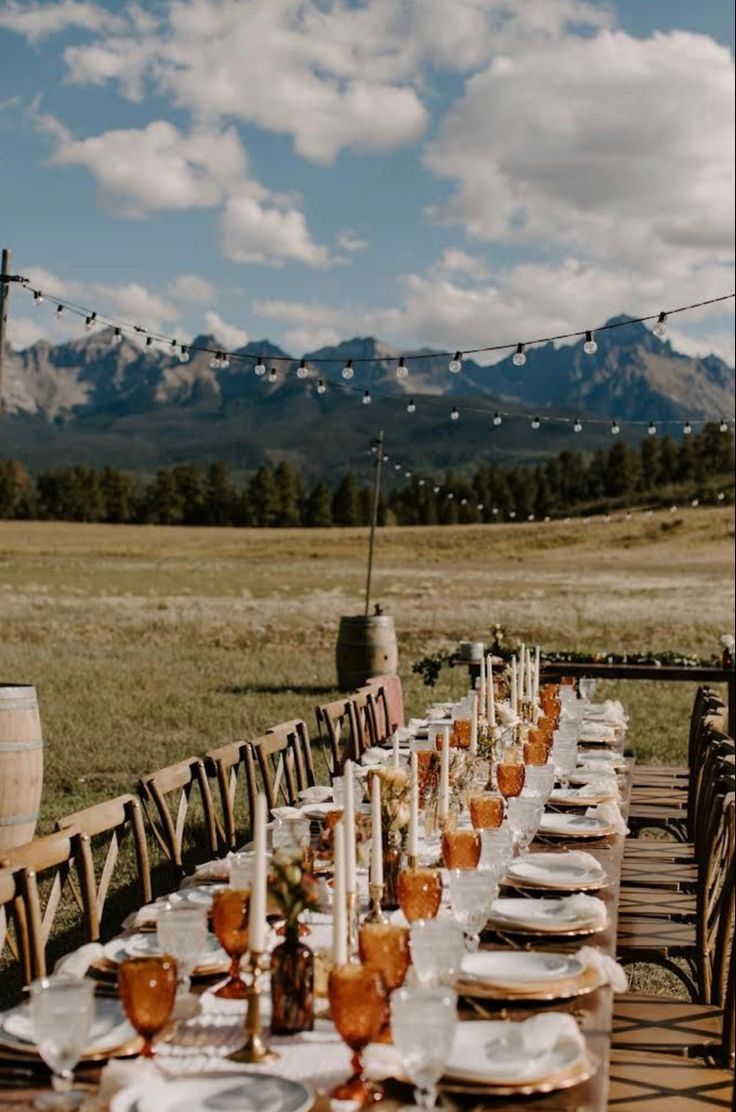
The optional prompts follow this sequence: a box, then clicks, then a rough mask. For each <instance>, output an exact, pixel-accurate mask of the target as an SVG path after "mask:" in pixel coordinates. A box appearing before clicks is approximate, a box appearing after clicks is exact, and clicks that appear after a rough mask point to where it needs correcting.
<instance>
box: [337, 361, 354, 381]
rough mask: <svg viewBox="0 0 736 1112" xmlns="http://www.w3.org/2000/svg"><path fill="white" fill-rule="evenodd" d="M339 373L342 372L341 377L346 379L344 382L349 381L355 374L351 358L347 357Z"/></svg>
mask: <svg viewBox="0 0 736 1112" xmlns="http://www.w3.org/2000/svg"><path fill="white" fill-rule="evenodd" d="M340 373H341V374H342V377H343V378H344V379H345V380H346V382H349V381H350V379H351V378H352V377H353V375H354V374H355V371H354V370H353V361H352V359H348V361H347V363H346V364H345V366H344V367H343V369H342V371H341V372H340Z"/></svg>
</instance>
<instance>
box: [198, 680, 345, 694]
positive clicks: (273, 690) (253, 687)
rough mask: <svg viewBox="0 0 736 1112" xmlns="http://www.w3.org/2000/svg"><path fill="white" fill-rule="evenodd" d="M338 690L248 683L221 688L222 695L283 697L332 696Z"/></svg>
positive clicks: (334, 688)
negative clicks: (287, 695) (287, 694)
mask: <svg viewBox="0 0 736 1112" xmlns="http://www.w3.org/2000/svg"><path fill="white" fill-rule="evenodd" d="M336 690H337V688H336V687H335V686H334V685H333V686H332V687H320V686H317V685H313V684H293V683H273V684H271V683H248V684H236V685H235V686H232V687H221V688H219V694H220V695H283V694H285V693H286V692H293V693H294V694H295V695H316V696H320V695H332V694H333V692H335V691H336Z"/></svg>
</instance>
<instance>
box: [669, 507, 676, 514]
mask: <svg viewBox="0 0 736 1112" xmlns="http://www.w3.org/2000/svg"><path fill="white" fill-rule="evenodd" d="M670 513H671V514H676V513H677V506H670Z"/></svg>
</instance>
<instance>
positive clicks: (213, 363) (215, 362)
mask: <svg viewBox="0 0 736 1112" xmlns="http://www.w3.org/2000/svg"><path fill="white" fill-rule="evenodd" d="M221 366H222V353H221V352H219V351H218V352H215V354H214V355H213V356H212V358H211V359H210V367H211V368H212V370H213V371H219V369H220V367H221Z"/></svg>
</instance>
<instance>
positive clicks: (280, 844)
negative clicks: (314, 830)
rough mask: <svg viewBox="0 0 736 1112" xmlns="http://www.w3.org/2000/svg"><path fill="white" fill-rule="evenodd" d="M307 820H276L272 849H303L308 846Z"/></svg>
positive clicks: (308, 825)
mask: <svg viewBox="0 0 736 1112" xmlns="http://www.w3.org/2000/svg"><path fill="white" fill-rule="evenodd" d="M309 827H310V824H309V819H277V821H276V822H275V824H274V827H273V848H274V850H277V849H297V850H298V849H304V848H305V847H306V846H308V845H309Z"/></svg>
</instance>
